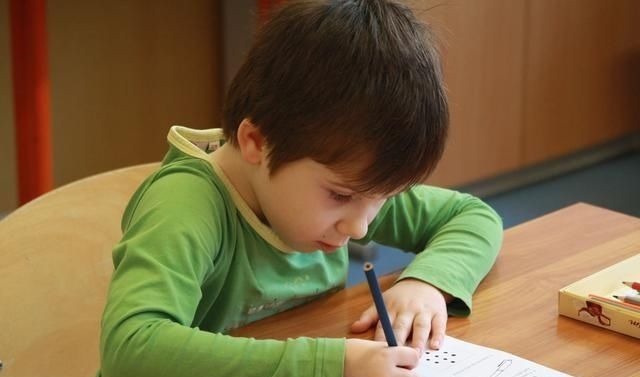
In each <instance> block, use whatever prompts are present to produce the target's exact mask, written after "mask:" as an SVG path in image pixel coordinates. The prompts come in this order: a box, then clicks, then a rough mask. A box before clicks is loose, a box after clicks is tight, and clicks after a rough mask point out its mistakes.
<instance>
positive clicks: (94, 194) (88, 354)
mask: <svg viewBox="0 0 640 377" xmlns="http://www.w3.org/2000/svg"><path fill="white" fill-rule="evenodd" d="M157 166H158V165H157V164H148V165H141V166H136V167H132V168H126V169H121V170H115V171H112V172H108V173H103V174H100V175H97V176H93V177H89V178H86V179H83V180H80V181H78V182H74V183H72V184H69V185H67V186H63V187H61V188H59V189H56V190H53V191H51V192H49V193H48V194H45V195H44V196H41V197H40V198H38V199H35V200H33V201H31V202H29V203H28V204H26V205H24V206H22V207H20V208H19V209H17V210H16V211H14V212H13V213H11V214H10V215H9V216H7V217H6V218H5V219H3V220H1V221H0V256H1V257H2V263H0V287H2V288H1V289H0V313H1V314H0V331H1V336H0V359H1V360H2V361H3V363H4V367H3V369H2V370H1V371H0V375H1V376H2V377H28V376H51V377H58V376H59V377H63V376H64V377H80V376H92V375H94V374H95V372H96V371H97V368H98V337H99V331H100V318H101V315H102V310H103V309H104V304H105V299H106V292H107V286H108V283H109V280H110V278H111V272H112V271H113V264H112V262H111V249H112V248H113V246H114V245H115V243H116V242H117V241H118V240H119V239H120V237H121V235H122V233H121V231H120V219H121V217H122V213H123V211H124V207H125V205H126V203H127V202H128V200H129V198H130V197H131V195H132V194H133V192H134V190H135V189H136V188H137V186H138V185H139V184H140V183H141V182H142V180H143V179H144V178H145V177H146V176H148V175H149V174H150V173H151V172H152V171H153V170H155V169H156V168H157Z"/></svg>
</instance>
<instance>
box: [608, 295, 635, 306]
mask: <svg viewBox="0 0 640 377" xmlns="http://www.w3.org/2000/svg"><path fill="white" fill-rule="evenodd" d="M613 297H615V298H617V299H618V300H620V301H622V302H626V303H627V304H632V305H640V295H626V296H615V295H614V296H613Z"/></svg>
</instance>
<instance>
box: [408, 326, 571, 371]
mask: <svg viewBox="0 0 640 377" xmlns="http://www.w3.org/2000/svg"><path fill="white" fill-rule="evenodd" d="M415 371H416V372H417V373H418V375H419V376H421V377H561V376H562V377H566V376H569V375H568V374H565V373H562V372H558V371H556V370H553V369H550V368H547V367H545V366H543V365H540V364H536V363H534V362H532V361H529V360H526V359H523V358H521V357H518V356H515V355H512V354H510V353H507V352H504V351H500V350H497V349H493V348H488V347H483V346H479V345H476V344H472V343H468V342H464V341H462V340H459V339H456V338H452V337H450V336H447V337H446V338H445V340H444V343H443V347H442V348H440V349H439V350H437V351H434V350H427V351H426V352H425V353H424V354H423V355H422V358H421V359H420V364H419V365H418V367H417V368H416V369H415Z"/></svg>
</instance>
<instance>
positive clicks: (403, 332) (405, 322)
mask: <svg viewBox="0 0 640 377" xmlns="http://www.w3.org/2000/svg"><path fill="white" fill-rule="evenodd" d="M412 321H413V316H412V315H411V314H400V315H398V316H397V317H396V319H395V321H393V333H394V334H395V336H396V340H397V341H398V344H404V343H405V342H406V340H407V338H408V337H409V333H410V332H411V322H412Z"/></svg>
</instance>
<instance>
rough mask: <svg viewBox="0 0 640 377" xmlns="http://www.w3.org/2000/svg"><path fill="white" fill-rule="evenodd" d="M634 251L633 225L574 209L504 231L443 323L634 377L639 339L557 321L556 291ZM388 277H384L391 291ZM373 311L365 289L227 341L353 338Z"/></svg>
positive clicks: (534, 356) (454, 331)
mask: <svg viewBox="0 0 640 377" xmlns="http://www.w3.org/2000/svg"><path fill="white" fill-rule="evenodd" d="M637 253H640V219H638V218H635V217H631V216H627V215H623V214H619V213H616V212H612V211H609V210H605V209H602V208H597V207H594V206H590V205H587V204H576V205H573V206H571V207H567V208H565V209H562V210H560V211H557V212H554V213H552V214H549V215H546V216H544V217H542V218H539V219H536V220H532V221H530V222H527V223H525V224H522V225H519V226H516V227H514V228H511V229H509V230H507V231H506V232H505V240H504V245H503V249H502V251H501V254H500V256H499V258H498V261H497V263H496V265H495V266H494V268H493V269H492V271H491V272H490V273H489V275H488V276H487V277H486V278H485V280H484V281H483V282H482V283H481V284H480V287H479V288H478V291H477V292H476V294H475V295H474V307H473V312H472V315H471V316H470V317H468V318H450V319H449V323H448V330H447V331H448V334H449V335H452V336H455V337H457V338H460V339H463V340H466V341H470V342H474V343H478V344H481V345H485V346H488V347H494V348H499V349H502V350H505V351H507V352H511V353H514V354H516V355H518V356H521V357H524V358H527V359H530V360H533V361H535V362H538V363H541V364H544V365H547V366H549V367H551V368H555V369H558V370H561V371H564V372H566V373H569V374H571V375H575V376H584V377H588V376H594V377H595V376H608V377H620V376H638V372H639V371H640V347H638V340H637V339H635V338H632V337H629V336H626V335H622V334H618V333H615V332H612V331H607V330H603V329H600V328H597V327H594V326H592V325H589V324H585V323H583V322H579V321H575V320H572V319H569V318H565V317H560V316H558V313H557V294H558V290H559V289H560V288H562V287H564V286H566V285H568V284H570V283H572V282H574V281H576V280H579V279H581V278H583V277H585V276H587V275H590V274H592V273H594V272H596V271H598V270H601V269H602V268H604V267H607V266H609V265H612V264H614V263H617V262H619V261H621V260H623V259H626V258H628V257H630V256H632V255H635V254H637ZM393 278H394V277H393V276H386V277H384V278H383V279H382V283H381V285H382V287H383V289H384V288H385V287H389V286H390V285H391V283H392V282H393ZM369 305H372V301H371V298H370V294H369V291H368V288H367V286H366V284H360V285H358V286H355V287H352V288H349V289H346V290H344V291H341V292H338V293H336V294H333V295H331V296H328V297H325V298H322V299H320V300H318V301H316V302H313V303H311V304H309V305H305V306H302V307H299V308H296V309H293V310H290V311H287V312H284V313H282V314H279V315H277V316H274V317H271V318H267V319H265V320H262V321H259V322H255V323H253V324H249V325H247V326H245V327H243V328H241V329H238V330H236V331H234V332H233V334H234V335H240V336H251V337H256V338H280V339H283V338H288V337H297V336H314V337H360V338H366V339H371V338H372V335H373V332H372V331H369V332H368V333H365V334H353V333H350V330H349V326H350V324H351V323H352V322H353V321H355V320H356V319H357V318H358V317H359V315H360V314H361V312H362V311H363V310H364V309H366V308H367V307H368V306H369Z"/></svg>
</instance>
